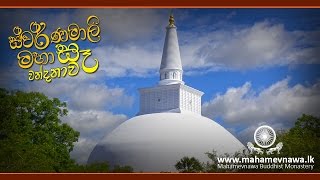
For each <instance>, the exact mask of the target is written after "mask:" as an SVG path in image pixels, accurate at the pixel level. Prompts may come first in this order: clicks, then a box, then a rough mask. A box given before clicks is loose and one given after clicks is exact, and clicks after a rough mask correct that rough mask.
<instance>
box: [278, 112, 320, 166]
mask: <svg viewBox="0 0 320 180" xmlns="http://www.w3.org/2000/svg"><path fill="white" fill-rule="evenodd" d="M277 141H278V142H283V148H282V150H281V154H280V155H279V156H283V157H307V156H308V155H311V156H313V157H314V158H315V159H314V161H315V164H314V171H317V172H319V171H320V119H319V118H318V117H314V116H311V115H306V114H303V115H302V116H301V117H299V118H298V119H297V121H296V122H295V126H294V127H293V128H291V129H290V130H289V131H285V132H282V133H280V135H279V136H278V138H277Z"/></svg>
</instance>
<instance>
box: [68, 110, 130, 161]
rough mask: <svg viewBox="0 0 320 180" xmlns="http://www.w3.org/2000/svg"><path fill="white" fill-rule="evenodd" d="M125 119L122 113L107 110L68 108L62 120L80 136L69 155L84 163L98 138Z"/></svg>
mask: <svg viewBox="0 0 320 180" xmlns="http://www.w3.org/2000/svg"><path fill="white" fill-rule="evenodd" d="M126 119H127V117H126V116H125V115H123V114H113V113H111V112H107V111H95V110H87V111H74V110H70V111H69V113H68V116H66V117H63V118H62V121H63V122H65V123H67V124H69V125H70V126H71V127H72V128H74V129H75V130H77V131H79V132H80V138H79V140H78V142H76V143H75V146H74V150H73V151H72V152H71V157H72V158H74V159H75V160H76V161H77V162H78V163H81V164H85V163H86V162H87V160H88V157H89V155H90V153H91V151H92V149H93V148H94V147H95V145H96V144H97V143H98V142H99V141H100V139H101V138H102V137H103V136H105V135H107V134H108V133H110V132H111V131H112V130H113V129H115V128H116V127H118V126H119V125H120V124H121V123H123V122H124V121H125V120H126Z"/></svg>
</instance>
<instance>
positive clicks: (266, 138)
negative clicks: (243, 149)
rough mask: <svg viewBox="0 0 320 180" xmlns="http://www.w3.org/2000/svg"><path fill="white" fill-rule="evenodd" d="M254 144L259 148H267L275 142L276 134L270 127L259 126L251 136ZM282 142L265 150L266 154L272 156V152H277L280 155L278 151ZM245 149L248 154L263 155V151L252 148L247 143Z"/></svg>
mask: <svg viewBox="0 0 320 180" xmlns="http://www.w3.org/2000/svg"><path fill="white" fill-rule="evenodd" d="M253 138H254V142H255V143H256V144H257V145H258V146H260V147H261V148H269V147H270V146H272V145H273V144H274V142H275V141H276V138H277V135H276V132H275V131H274V130H273V129H272V127H270V126H267V125H264V126H260V127H258V128H257V129H256V131H255V132H254V134H253ZM282 146H283V144H282V142H279V143H278V144H277V145H276V146H275V147H273V148H269V149H267V154H268V155H269V154H273V152H275V151H276V152H277V153H278V154H280V150H281V149H282ZM247 147H248V149H249V151H250V154H252V153H254V152H255V153H257V154H263V153H264V150H263V149H261V148H258V147H254V145H253V143H251V142H248V143H247Z"/></svg>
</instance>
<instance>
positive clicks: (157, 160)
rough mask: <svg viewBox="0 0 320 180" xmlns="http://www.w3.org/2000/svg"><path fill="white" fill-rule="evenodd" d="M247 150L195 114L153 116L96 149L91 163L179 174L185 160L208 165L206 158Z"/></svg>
mask: <svg viewBox="0 0 320 180" xmlns="http://www.w3.org/2000/svg"><path fill="white" fill-rule="evenodd" d="M244 148H245V147H244V146H243V145H242V144H241V142H240V141H239V140H237V139H236V138H235V137H234V136H233V135H232V134H231V133H230V132H228V131H227V130H226V129H225V128H223V127H222V126H220V125H219V124H218V123H216V122H214V121H213V120H211V119H208V118H206V117H203V116H201V115H199V114H196V113H153V114H145V115H140V116H136V117H133V118H131V119H129V120H127V121H125V122H124V123H122V124H121V125H120V126H119V127H117V128H116V129H114V130H113V131H112V132H111V133H109V134H107V135H106V136H105V137H104V138H103V139H102V140H101V141H100V143H99V144H97V145H96V147H95V148H94V150H93V151H92V152H91V155H90V157H89V159H88V163H93V162H108V163H109V164H110V165H111V166H113V165H129V166H132V167H133V168H134V170H135V171H143V172H161V171H176V170H175V167H174V165H175V164H176V163H177V161H179V160H180V159H181V158H182V157H184V156H188V157H195V158H197V159H199V160H200V161H202V162H207V161H209V159H208V157H207V156H206V155H205V153H206V152H211V151H212V150H215V151H217V153H218V154H224V153H234V152H236V151H238V150H242V149H244Z"/></svg>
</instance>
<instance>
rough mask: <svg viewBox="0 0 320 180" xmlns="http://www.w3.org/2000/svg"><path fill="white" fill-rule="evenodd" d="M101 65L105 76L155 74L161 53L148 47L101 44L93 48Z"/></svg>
mask: <svg viewBox="0 0 320 180" xmlns="http://www.w3.org/2000/svg"><path fill="white" fill-rule="evenodd" d="M93 51H94V52H95V56H96V57H98V59H99V60H100V62H101V63H103V65H102V66H101V70H103V71H105V73H106V74H107V76H111V77H119V76H144V75H146V74H150V73H152V74H155V71H156V69H158V68H159V67H160V61H161V53H160V51H161V50H160V48H158V51H156V50H153V49H151V48H150V47H146V48H144V47H140V46H135V45H128V46H125V47H111V46H103V47H97V48H95V49H93Z"/></svg>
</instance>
